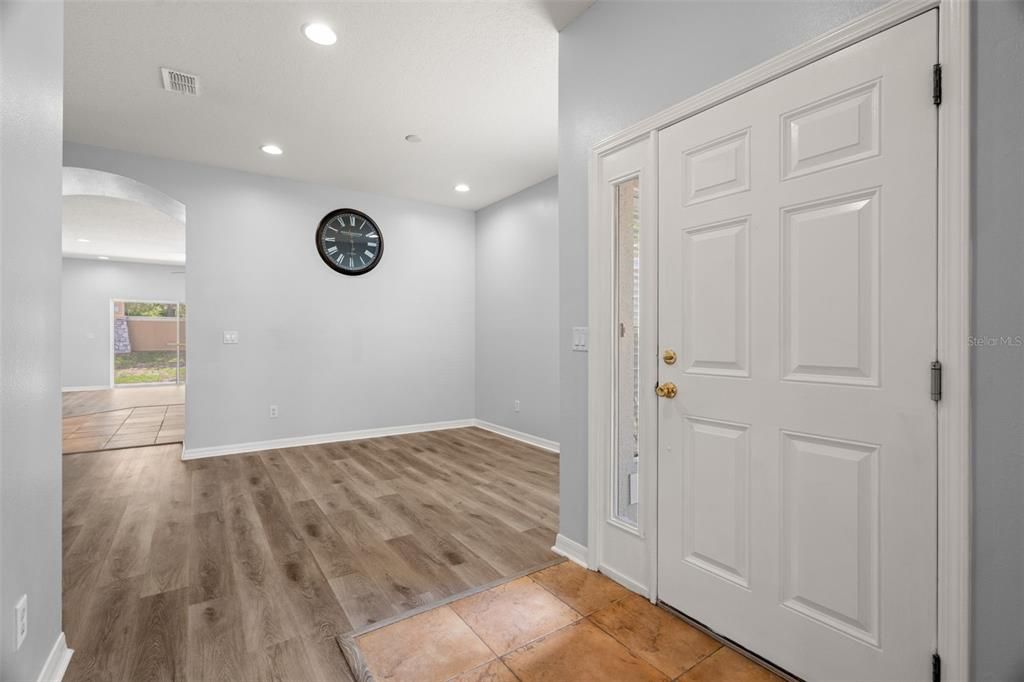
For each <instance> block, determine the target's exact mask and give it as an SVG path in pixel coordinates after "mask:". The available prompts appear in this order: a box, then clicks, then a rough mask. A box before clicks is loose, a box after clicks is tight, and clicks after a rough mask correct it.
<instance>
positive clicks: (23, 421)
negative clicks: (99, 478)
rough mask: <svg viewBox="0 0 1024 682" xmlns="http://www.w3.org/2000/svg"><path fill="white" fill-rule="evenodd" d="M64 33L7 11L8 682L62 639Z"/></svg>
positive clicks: (39, 11)
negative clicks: (22, 623) (20, 609)
mask: <svg viewBox="0 0 1024 682" xmlns="http://www.w3.org/2000/svg"><path fill="white" fill-rule="evenodd" d="M63 34H64V6H63V3H61V2H8V1H4V2H0V679H3V680H11V681H12V682H14V681H15V680H18V681H20V680H35V679H36V678H37V677H38V676H39V674H40V672H41V671H42V670H43V666H44V665H45V663H46V661H47V658H48V656H49V654H50V652H51V650H52V649H53V647H54V644H55V642H56V641H57V639H58V637H59V635H60V632H61V456H60V433H61V431H60V414H61V406H60V222H61V159H60V157H61V147H60V145H61V110H62V98H63V59H64V57H63V51H64V45H63V40H64V37H63ZM23 594H25V595H28V610H29V622H28V634H27V637H26V639H25V642H24V643H23V644H22V646H21V648H20V649H19V650H17V651H15V636H14V605H15V603H16V602H17V601H18V599H19V598H20V597H21V595H23Z"/></svg>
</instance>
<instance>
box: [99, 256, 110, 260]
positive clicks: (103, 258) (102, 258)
mask: <svg viewBox="0 0 1024 682" xmlns="http://www.w3.org/2000/svg"><path fill="white" fill-rule="evenodd" d="M96 257H97V258H99V259H100V260H110V256H96Z"/></svg>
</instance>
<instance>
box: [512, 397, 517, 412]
mask: <svg viewBox="0 0 1024 682" xmlns="http://www.w3.org/2000/svg"><path fill="white" fill-rule="evenodd" d="M512 409H514V410H515V411H516V412H518V411H519V401H518V400H516V401H515V402H513V403H512Z"/></svg>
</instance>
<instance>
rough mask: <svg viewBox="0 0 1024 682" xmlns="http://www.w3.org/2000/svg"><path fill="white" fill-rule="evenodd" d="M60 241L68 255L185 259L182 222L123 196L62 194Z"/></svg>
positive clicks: (155, 260)
mask: <svg viewBox="0 0 1024 682" xmlns="http://www.w3.org/2000/svg"><path fill="white" fill-rule="evenodd" d="M79 239H87V240H88V241H87V242H80V241H78V240H79ZM62 243H63V251H64V256H66V257H68V258H90V259H95V258H96V257H97V256H107V257H108V258H109V259H110V260H121V261H132V262H136V263H166V264H169V265H183V264H184V263H185V225H184V224H183V223H181V222H179V221H177V220H175V219H174V218H172V217H170V216H168V215H167V214H165V213H162V212H160V211H158V210H156V209H154V208H151V207H149V206H146V205H145V204H141V203H137V202H134V201H127V200H125V199H115V198H112V197H101V196H66V197H64V229H63V232H62Z"/></svg>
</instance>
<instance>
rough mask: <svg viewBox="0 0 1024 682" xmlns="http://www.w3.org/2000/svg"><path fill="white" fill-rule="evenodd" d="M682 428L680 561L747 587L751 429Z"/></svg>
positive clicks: (702, 422) (692, 423) (696, 424)
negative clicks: (681, 531)
mask: <svg viewBox="0 0 1024 682" xmlns="http://www.w3.org/2000/svg"><path fill="white" fill-rule="evenodd" d="M683 428H684V450H683V480H682V481H681V482H680V483H681V486H680V490H682V491H683V510H684V517H685V518H684V520H683V526H682V527H683V538H682V541H683V561H685V562H687V563H690V564H692V565H694V566H697V567H699V568H702V569H704V570H706V571H708V572H710V573H713V574H714V575H717V576H718V577H720V578H723V579H725V580H727V581H729V582H731V583H735V584H737V585H740V586H743V587H746V586H747V582H748V576H749V557H750V513H749V510H750V440H749V434H748V430H749V427H748V426H747V425H745V424H734V423H730V422H723V421H718V420H714V419H703V418H698V417H687V418H686V419H685V423H684V426H683Z"/></svg>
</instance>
